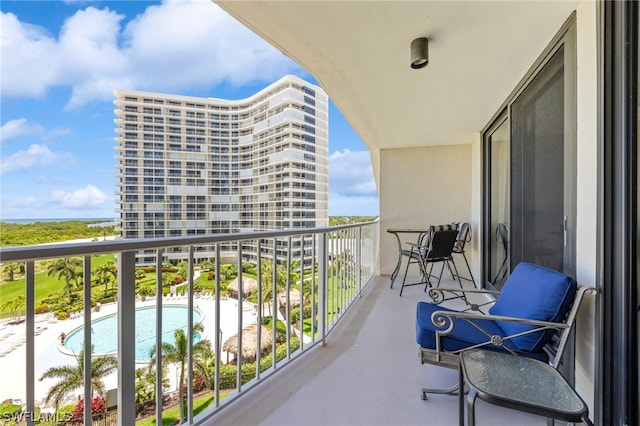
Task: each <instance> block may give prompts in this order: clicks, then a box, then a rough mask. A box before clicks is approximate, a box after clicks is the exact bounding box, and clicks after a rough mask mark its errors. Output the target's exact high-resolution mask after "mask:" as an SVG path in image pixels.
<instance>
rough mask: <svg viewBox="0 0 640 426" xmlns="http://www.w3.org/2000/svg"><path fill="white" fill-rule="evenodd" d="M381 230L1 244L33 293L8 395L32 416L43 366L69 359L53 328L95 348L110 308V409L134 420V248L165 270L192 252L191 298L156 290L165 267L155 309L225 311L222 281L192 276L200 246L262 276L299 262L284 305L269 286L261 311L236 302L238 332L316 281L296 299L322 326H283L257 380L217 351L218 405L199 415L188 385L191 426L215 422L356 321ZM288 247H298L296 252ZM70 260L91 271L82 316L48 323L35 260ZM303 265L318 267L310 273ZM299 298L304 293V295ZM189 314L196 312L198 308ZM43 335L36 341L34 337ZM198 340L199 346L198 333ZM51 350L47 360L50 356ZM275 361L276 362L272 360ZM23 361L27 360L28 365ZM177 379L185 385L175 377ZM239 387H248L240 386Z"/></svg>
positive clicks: (216, 331)
mask: <svg viewBox="0 0 640 426" xmlns="http://www.w3.org/2000/svg"><path fill="white" fill-rule="evenodd" d="M377 229H378V224H377V223H376V222H373V223H368V224H360V225H356V226H344V227H333V228H317V229H305V230H299V231H297V232H290V231H288V232H285V231H277V232H276V231H273V232H262V233H240V234H232V235H231V234H227V235H215V236H211V235H210V236H198V237H195V236H194V237H187V238H157V239H138V240H122V241H101V242H93V243H78V244H53V245H45V246H29V247H16V248H4V249H1V250H0V255H1V259H2V261H3V262H24V263H25V265H26V268H25V271H26V275H25V280H26V290H25V293H24V297H25V300H26V308H25V312H26V314H25V316H24V318H25V321H24V323H23V324H21V325H10V327H16V328H15V333H17V334H21V335H22V338H23V341H24V345H23V348H22V349H21V350H24V354H25V356H24V357H22V356H20V357H17V358H16V362H17V363H23V362H24V363H25V365H24V367H20V368H25V375H24V376H21V378H20V379H18V380H16V382H17V383H16V386H15V387H13V388H12V389H11V390H10V392H11V393H12V395H11V396H10V397H11V398H15V399H20V400H22V401H25V404H24V412H25V413H33V412H34V410H35V407H36V406H38V407H40V408H43V404H42V399H43V396H44V395H45V394H46V393H47V392H48V390H49V387H50V386H51V383H50V382H46V381H45V382H40V381H39V380H38V379H39V377H40V376H41V374H42V371H40V370H41V369H42V368H43V366H50V365H48V364H49V363H50V362H51V360H56V359H57V360H58V361H60V360H61V359H62V360H64V359H65V357H66V356H67V355H63V354H61V353H59V352H65V349H64V348H63V347H62V346H60V345H56V341H57V338H58V336H57V334H56V335H55V336H54V335H53V334H52V332H53V329H54V328H55V329H56V330H57V328H61V329H62V328H65V329H66V327H67V326H66V324H69V326H68V327H72V328H75V327H76V326H83V330H84V331H83V332H82V333H81V334H82V335H83V337H84V339H83V341H84V342H85V344H84V345H83V346H82V347H83V348H90V347H91V346H92V344H93V342H98V341H99V338H98V337H94V336H93V335H92V331H93V328H94V324H93V323H92V322H91V321H92V319H97V318H98V317H100V316H101V315H102V313H104V312H103V311H112V312H115V313H116V318H117V323H118V325H117V334H118V337H117V348H118V349H117V351H116V352H117V361H118V373H117V377H116V378H114V380H115V383H117V385H115V386H113V389H117V404H116V405H117V409H116V410H114V412H113V414H112V415H113V416H116V417H117V421H118V423H119V424H133V423H134V421H135V418H136V409H137V407H136V404H135V378H134V374H133V371H134V369H135V368H140V367H141V366H144V365H145V364H146V363H145V364H143V365H140V364H136V361H135V359H136V354H135V349H134V347H135V341H136V333H135V331H136V330H135V327H131V325H132V324H134V323H135V317H136V315H135V312H136V307H139V306H140V304H141V303H143V302H142V301H141V300H140V297H137V296H136V288H135V281H136V280H135V269H136V264H135V259H136V253H138V252H142V251H145V252H146V253H151V256H152V257H153V256H154V255H155V258H156V266H157V270H161V269H162V268H161V265H162V262H163V261H164V259H166V258H173V255H172V254H173V253H174V252H175V251H176V249H181V250H184V252H185V255H183V256H182V257H183V258H184V257H185V256H186V257H187V259H188V261H189V272H188V276H189V277H190V279H189V280H188V283H189V284H187V285H186V286H185V287H184V289H185V290H186V292H185V294H186V295H185V296H181V298H180V299H175V298H169V297H163V296H162V292H159V291H158V289H159V288H161V285H162V284H161V283H162V273H161V272H158V273H157V275H156V282H157V283H159V284H157V285H156V296H155V299H154V298H153V297H151V298H150V299H151V300H154V301H146V302H144V303H146V304H149V303H151V304H152V305H155V306H163V304H176V303H177V304H182V305H185V306H186V307H187V308H194V307H195V306H197V305H198V304H200V305H202V306H213V310H214V311H215V312H221V310H222V311H223V309H222V308H221V304H222V303H225V301H224V300H223V298H222V297H220V296H219V295H220V294H221V293H220V281H219V278H217V279H216V281H215V285H214V288H213V291H209V292H205V294H204V295H203V294H199V293H197V292H196V291H194V284H193V282H194V281H195V280H194V279H193V277H195V275H194V273H195V269H196V259H195V257H196V253H198V252H200V251H201V250H200V247H202V246H208V247H215V253H216V255H215V260H216V264H218V265H219V264H220V263H222V258H221V253H222V250H221V249H220V248H222V247H224V249H225V251H224V255H225V256H226V257H227V258H228V257H235V258H236V259H245V258H248V257H251V258H254V259H257V262H256V264H257V265H261V266H259V267H257V270H256V274H257V277H258V278H259V277H260V276H261V274H263V273H264V274H270V272H267V271H266V270H264V271H263V268H265V267H269V266H265V265H271V269H273V270H275V269H277V268H274V267H273V266H274V265H275V264H281V263H282V262H286V263H287V264H291V262H292V261H294V260H299V265H301V266H300V270H298V271H297V273H298V274H299V275H295V274H292V275H289V278H287V279H286V283H285V286H284V288H285V291H284V294H285V296H284V297H280V299H282V300H283V301H282V302H281V303H280V304H278V306H277V307H276V306H275V301H274V300H278V298H273V299H270V298H268V297H266V296H265V297H263V296H262V295H261V292H262V291H263V290H262V289H260V290H258V296H257V300H255V302H256V303H254V305H253V309H252V310H250V312H249V311H248V310H247V309H245V308H246V307H247V303H248V302H247V300H252V299H250V298H248V299H247V300H245V301H243V303H236V305H235V306H237V308H236V314H237V317H236V319H235V322H236V326H235V329H234V333H235V334H236V335H238V334H241V330H242V329H243V327H245V326H246V325H247V323H251V322H252V321H253V323H257V324H260V323H262V318H263V317H266V316H268V315H269V312H276V311H280V312H282V313H283V314H280V315H287V316H289V315H290V314H291V311H292V310H293V309H294V303H295V302H293V301H292V300H291V299H294V298H295V297H294V293H293V292H292V289H293V288H295V287H296V286H297V287H298V288H300V287H302V288H307V287H308V290H305V291H302V295H301V296H298V299H299V300H300V302H299V303H300V304H303V305H307V304H308V305H309V309H310V310H311V311H310V312H311V317H310V318H316V320H315V321H312V322H310V324H312V323H313V322H315V327H316V332H315V333H311V332H308V333H307V334H306V335H305V336H303V335H301V334H300V326H299V327H298V328H297V329H296V328H295V327H287V326H285V328H286V331H285V332H284V335H285V337H286V338H284V349H283V350H280V352H281V353H283V354H284V357H281V356H278V357H276V355H274V354H275V353H276V351H267V353H264V354H263V353H261V352H259V351H258V353H257V354H256V357H257V360H256V364H254V365H259V364H260V359H261V357H263V358H264V359H265V360H266V361H264V360H263V362H268V361H271V362H270V363H269V366H267V367H265V368H262V369H261V371H259V372H258V371H255V372H254V373H253V374H251V373H249V374H250V375H251V376H252V377H250V378H246V377H245V376H244V374H247V372H246V371H241V370H239V369H236V371H237V376H236V377H233V376H232V377H228V376H225V373H222V372H221V371H220V369H221V368H220V367H221V366H222V365H224V364H226V363H227V361H228V358H224V357H223V356H224V355H225V354H224V352H223V351H222V350H217V351H215V353H216V355H215V366H216V367H214V371H215V383H216V385H215V389H214V395H215V396H216V398H215V399H214V401H215V402H214V403H213V404H212V405H211V406H209V407H208V408H207V409H206V410H204V411H203V412H198V413H194V408H193V407H194V406H193V401H194V394H193V386H192V385H189V386H187V401H188V404H187V405H188V419H189V421H190V422H191V421H193V422H195V423H198V424H205V423H206V422H207V421H208V420H207V419H209V418H210V417H211V416H214V415H217V414H219V413H222V412H224V411H228V410H229V409H231V410H234V408H231V407H232V406H233V404H232V403H233V402H234V401H240V400H245V401H246V397H245V395H248V393H247V392H248V391H249V390H251V389H252V388H254V387H257V386H259V385H261V384H262V383H263V382H265V381H267V379H269V380H271V381H273V380H272V379H271V378H274V379H275V378H276V377H277V376H279V375H281V374H283V373H285V374H286V372H287V371H288V369H289V366H290V365H294V364H295V363H297V362H298V360H302V359H303V358H305V357H306V354H307V353H311V352H313V351H314V350H315V348H320V347H321V346H322V344H323V342H324V340H325V338H326V337H327V336H328V335H329V334H330V333H331V332H332V331H333V330H334V329H335V330H338V329H339V327H338V326H339V325H340V327H344V325H346V326H347V327H348V324H349V322H350V320H346V319H345V320H342V319H343V318H347V313H348V311H349V307H350V306H352V305H357V304H360V303H361V301H362V300H364V299H361V298H360V297H359V296H360V294H361V292H362V291H363V290H364V289H365V288H366V287H367V286H368V285H370V283H371V282H372V281H371V280H372V278H373V276H374V274H375V262H376V259H377V250H378V237H377ZM258 241H259V242H260V250H258V249H257V247H258ZM240 243H241V244H240ZM300 246H304V247H305V250H304V251H301V250H300V249H299V248H296V247H300ZM231 247H235V249H233V250H234V251H233V252H230V251H229V249H230V248H231ZM288 248H291V249H290V250H289V249H288ZM274 252H275V253H277V258H276V260H274V254H273V253H274ZM104 253H116V255H117V258H118V264H117V269H118V285H117V287H118V293H117V303H116V304H114V305H109V306H103V307H102V309H101V310H100V312H101V313H98V312H96V309H95V306H94V307H92V304H91V270H92V260H93V256H94V255H98V254H104ZM69 257H82V258H83V262H84V266H83V272H84V277H85V278H84V293H83V297H84V302H83V303H84V304H83V309H82V310H81V312H79V313H78V312H76V313H74V314H72V315H73V318H72V320H69V321H71V322H74V321H75V323H74V325H73V326H72V325H71V322H70V323H65V322H64V321H61V320H55V319H53V317H52V316H50V315H47V316H46V318H47V321H50V323H44V321H45V317H43V315H42V314H38V315H36V314H35V289H36V286H37V284H38V282H37V280H36V268H35V266H36V261H38V262H39V261H42V260H47V259H59V258H69ZM304 270H307V271H317V272H316V273H309V274H305V272H304ZM242 274H243V273H242V272H240V273H239V274H238V275H239V277H240V278H242ZM215 276H216V277H220V270H219V269H217V270H216V271H215ZM274 276H275V271H274ZM296 276H297V277H305V278H304V280H303V281H304V282H303V281H302V280H301V281H300V282H292V278H293V277H296ZM287 289H289V291H286V290H287ZM265 290H266V289H265ZM274 290H275V285H274ZM211 293H213V294H214V295H212V294H211ZM238 293H240V294H243V293H245V292H244V291H243V287H242V285H240V289H239V290H238ZM273 293H275V292H273ZM298 294H300V292H299V293H298ZM201 297H202V298H201ZM205 298H206V299H205ZM260 306H263V309H259V307H260ZM187 310H188V311H189V312H192V309H187ZM158 312H161V310H158ZM208 313H209V314H210V315H212V316H213V317H215V319H213V318H212V319H211V321H213V323H212V324H214V326H213V327H212V328H211V329H209V330H208V332H207V334H206V335H205V336H207V337H206V338H208V339H210V341H211V343H212V346H213V347H214V348H221V347H222V343H223V339H225V340H226V339H228V337H230V336H229V334H233V333H228V332H226V331H225V332H224V334H223V327H222V322H224V320H223V319H221V318H220V315H219V314H212V313H211V312H210V311H208ZM189 315H190V316H189V319H191V316H192V315H193V313H191V314H189ZM160 316H161V315H158V317H160ZM283 318H284V317H283ZM156 321H157V322H156V325H157V324H160V323H161V321H162V320H161V319H158V318H156ZM187 323H188V324H192V321H187ZM272 323H273V330H271V332H272V333H273V335H275V333H276V322H275V321H272ZM43 324H44V326H43ZM47 324H48V327H47ZM343 324H344V325H343ZM310 327H311V325H310ZM47 328H51V329H52V330H50V331H49V334H46V329H47ZM43 330H44V332H43ZM67 331H68V330H67ZM36 332H38V333H36ZM57 332H59V330H57ZM192 332H193V325H190V326H189V327H188V332H187V335H190V336H193V333H192ZM265 333H266V332H265ZM36 334H37V335H38V337H36ZM44 337H47V339H48V341H47V342H45V345H46V346H48V347H49V349H48V350H49V351H53V352H49V353H44V354H43V353H42V351H41V348H42V342H43V341H42V340H41V339H42V338H44ZM92 339H94V340H92ZM36 340H37V344H36ZM258 340H260V338H258ZM190 343H193V341H192V340H191V339H190ZM243 343H244V344H245V346H246V345H249V343H248V342H245V341H244V339H240V343H238V353H243V352H242V345H243ZM161 344H162V342H161V340H160V339H159V338H158V339H157V341H156V345H157V346H156V348H157V350H158V351H160V349H159V348H160V346H161ZM191 347H193V346H190V348H191ZM273 349H275V343H274V344H273ZM283 351H284V352H283ZM84 352H85V355H86V356H85V358H84V359H85V360H86V363H85V369H84V371H87V372H88V371H90V370H91V369H90V365H89V364H87V363H89V362H91V361H90V360H91V356H90V353H89V349H84ZM189 352H190V354H191V355H189V356H190V357H191V356H193V354H192V351H191V350H190V351H189ZM14 355H15V354H14ZM94 355H95V354H94ZM16 356H17V355H16ZM43 356H44V357H45V358H46V359H48V360H49V361H47V362H43V358H42V357H43ZM226 356H227V357H228V354H226ZM271 357H273V358H272V359H270V358H271ZM240 358H241V359H240V361H239V362H240V363H241V364H243V365H244V364H246V363H247V360H245V359H244V357H240ZM12 359H13V358H9V355H7V358H4V359H3V360H2V364H3V365H5V363H7V362H11V363H12V365H13V362H12V361H11V360H12ZM24 360H26V362H25V361H24ZM62 362H64V365H68V364H72V363H73V357H68V359H67V360H66V362H65V361H62ZM273 365H275V367H273ZM157 371H158V372H160V371H161V369H157ZM212 373H213V372H212ZM158 374H160V373H158ZM193 374H194V370H189V373H188V376H189V377H188V380H187V381H186V383H193ZM254 376H255V377H254ZM241 378H242V380H241ZM90 379H91V377H89V373H87V374H85V375H84V383H85V385H84V390H82V388H81V389H78V390H77V394H76V393H72V395H71V396H73V397H75V396H77V397H82V396H84V400H85V401H90V400H91V393H90V392H91V390H90V386H89V385H88V384H89V381H90ZM229 380H231V381H232V382H233V383H235V385H234V387H233V389H231V393H230V394H229V395H228V396H226V397H222V396H221V395H220V391H221V390H222V391H224V392H225V393H228V391H229V390H228V386H227V387H226V388H225V389H221V388H220V383H221V382H222V381H226V382H227V383H228V382H229ZM175 382H176V383H177V380H176V381H175ZM158 383H161V380H158ZM237 383H240V384H239V385H238V384H237ZM174 387H175V386H174ZM5 391H9V390H8V389H6V390H3V393H4V392H5ZM169 392H170V390H167V389H164V390H163V389H157V394H159V395H160V394H164V395H167V394H168V393H169ZM158 401H162V399H161V398H158ZM88 406H89V404H87V406H85V409H86V410H87V412H86V414H85V417H84V423H85V424H90V423H91V418H90V417H91V416H90V410H88V409H87V408H88ZM49 409H50V407H49ZM157 410H158V411H156V413H159V414H160V416H161V413H162V406H161V404H160V403H159V404H158V407H157ZM26 417H27V419H30V418H31V416H30V415H29V414H27V416H26ZM32 423H33V421H31V420H27V424H32Z"/></svg>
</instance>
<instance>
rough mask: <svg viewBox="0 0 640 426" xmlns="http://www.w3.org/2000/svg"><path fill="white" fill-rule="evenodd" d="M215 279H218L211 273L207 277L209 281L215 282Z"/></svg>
mask: <svg viewBox="0 0 640 426" xmlns="http://www.w3.org/2000/svg"><path fill="white" fill-rule="evenodd" d="M215 277H216V276H215V275H214V274H213V273H210V274H209V275H207V279H208V280H209V281H213V279H214V278H215Z"/></svg>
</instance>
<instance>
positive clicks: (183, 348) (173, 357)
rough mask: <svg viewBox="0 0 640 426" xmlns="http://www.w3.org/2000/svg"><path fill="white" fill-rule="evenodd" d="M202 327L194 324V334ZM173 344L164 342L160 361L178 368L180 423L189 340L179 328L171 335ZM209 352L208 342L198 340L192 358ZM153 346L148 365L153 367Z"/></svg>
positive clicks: (182, 416)
mask: <svg viewBox="0 0 640 426" xmlns="http://www.w3.org/2000/svg"><path fill="white" fill-rule="evenodd" d="M203 329H204V327H203V326H202V324H196V325H194V327H193V332H194V334H195V333H196V332H202V330H203ZM173 339H174V344H173V345H172V344H171V343H167V342H164V343H163V344H162V349H161V350H162V356H161V357H162V360H163V362H171V363H173V362H175V363H179V364H180V366H179V368H180V378H179V379H178V397H179V399H180V423H182V421H183V419H185V418H186V416H185V412H184V411H185V405H184V387H185V369H186V367H187V361H188V359H189V350H188V346H189V340H188V339H187V336H186V334H185V332H184V330H183V329H181V328H179V329H177V330H175V331H174V333H173ZM209 350H211V343H210V342H209V341H208V340H200V341H199V342H198V343H196V344H194V345H193V358H194V360H195V359H200V358H201V357H202V356H203V355H204V354H206V352H207V351H209ZM155 351H156V348H155V346H154V347H153V348H152V349H151V354H150V355H151V360H150V361H149V364H150V366H151V367H153V366H154V365H155V364H156V356H155Z"/></svg>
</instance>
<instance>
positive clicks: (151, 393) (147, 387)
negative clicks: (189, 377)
mask: <svg viewBox="0 0 640 426" xmlns="http://www.w3.org/2000/svg"><path fill="white" fill-rule="evenodd" d="M135 374H136V386H135V398H136V405H137V406H138V407H140V406H141V405H143V404H146V403H147V402H150V401H154V400H155V399H156V370H155V369H152V368H149V367H147V368H137V369H136V372H135ZM166 376H167V367H166V365H163V366H162V389H167V388H168V387H169V379H168V378H167V377H166Z"/></svg>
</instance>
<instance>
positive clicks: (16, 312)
mask: <svg viewBox="0 0 640 426" xmlns="http://www.w3.org/2000/svg"><path fill="white" fill-rule="evenodd" d="M25 305H26V299H25V297H24V296H23V295H20V296H18V297H14V298H13V299H9V300H7V301H6V302H4V303H3V304H2V305H1V306H0V310H2V311H3V312H4V311H8V312H11V317H12V318H13V319H15V320H16V321H17V320H18V318H19V317H20V313H21V312H22V311H24V309H25Z"/></svg>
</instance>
